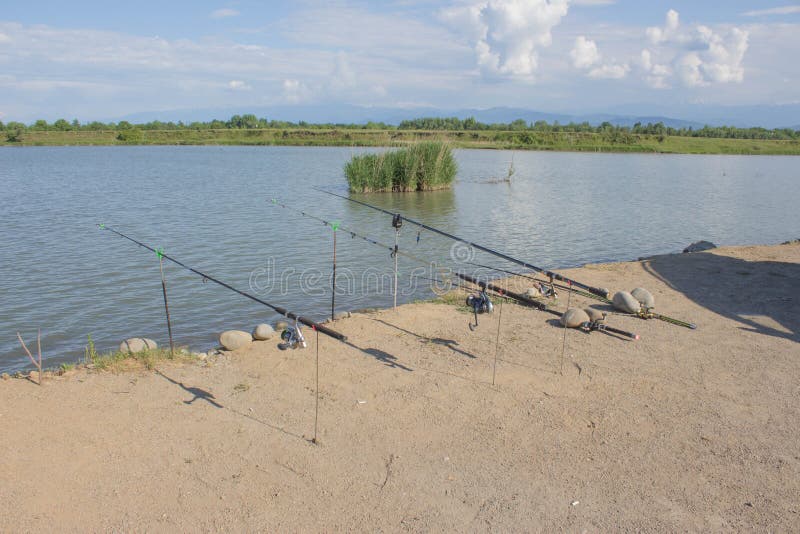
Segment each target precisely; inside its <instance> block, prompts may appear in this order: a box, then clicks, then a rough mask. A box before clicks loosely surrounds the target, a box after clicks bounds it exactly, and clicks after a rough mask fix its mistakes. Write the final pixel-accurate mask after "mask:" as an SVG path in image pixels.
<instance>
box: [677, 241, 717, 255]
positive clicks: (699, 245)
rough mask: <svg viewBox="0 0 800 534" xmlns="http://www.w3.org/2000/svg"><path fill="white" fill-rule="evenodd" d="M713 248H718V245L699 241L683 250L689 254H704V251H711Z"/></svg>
mask: <svg viewBox="0 0 800 534" xmlns="http://www.w3.org/2000/svg"><path fill="white" fill-rule="evenodd" d="M712 248H717V245H715V244H714V243H712V242H711V241H697V242H695V243H692V244H691V245H689V246H688V247H686V248H685V249H683V253H684V254H689V253H691V252H703V251H704V250H711V249H712Z"/></svg>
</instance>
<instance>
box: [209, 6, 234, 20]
mask: <svg viewBox="0 0 800 534" xmlns="http://www.w3.org/2000/svg"><path fill="white" fill-rule="evenodd" d="M237 16H239V12H238V11H236V10H235V9H229V8H223V9H217V10H215V11H212V12H211V15H210V17H211V18H212V19H225V18H229V17H237Z"/></svg>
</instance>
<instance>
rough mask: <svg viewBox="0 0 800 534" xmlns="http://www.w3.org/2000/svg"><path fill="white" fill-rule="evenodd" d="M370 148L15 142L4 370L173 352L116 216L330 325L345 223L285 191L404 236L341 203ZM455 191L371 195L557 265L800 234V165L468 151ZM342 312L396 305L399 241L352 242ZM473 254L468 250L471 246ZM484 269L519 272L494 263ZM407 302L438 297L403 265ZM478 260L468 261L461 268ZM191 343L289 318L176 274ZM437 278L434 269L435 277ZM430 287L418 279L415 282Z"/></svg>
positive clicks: (408, 234)
mask: <svg viewBox="0 0 800 534" xmlns="http://www.w3.org/2000/svg"><path fill="white" fill-rule="evenodd" d="M365 151H367V150H362V149H350V148H306V147H32V148H5V149H0V185H2V193H1V194H0V213H1V214H2V218H1V219H0V370H3V371H13V370H16V369H21V368H24V367H26V366H28V364H27V357H26V356H25V355H24V353H23V352H22V349H21V348H20V347H19V344H18V342H17V340H16V332H17V331H19V332H21V333H22V335H23V337H24V338H25V339H26V340H27V341H28V345H29V346H31V345H32V344H33V345H35V339H36V330H37V328H41V331H42V347H43V354H44V357H45V360H46V365H48V366H54V365H57V364H58V363H61V362H70V361H75V360H77V359H79V358H80V357H82V355H83V348H84V345H85V344H86V336H87V335H88V334H91V335H92V337H93V338H94V340H95V342H96V344H97V347H98V349H99V350H101V351H107V350H111V349H114V348H116V346H117V345H118V344H119V342H120V341H121V340H122V339H124V338H126V337H135V336H136V337H138V336H143V337H151V338H153V339H155V340H157V341H158V342H159V343H160V344H162V345H167V343H168V339H167V333H166V325H165V320H164V309H163V300H162V294H161V280H160V275H159V264H158V259H157V257H156V256H155V254H153V253H152V252H149V251H146V250H145V249H142V248H140V247H137V246H135V245H133V244H132V243H130V242H128V241H126V240H124V239H122V238H120V237H117V236H115V235H114V234H112V233H111V232H107V231H105V232H104V231H100V230H98V228H97V226H96V225H97V224H99V223H104V224H106V225H109V226H112V227H114V228H115V229H117V230H119V231H121V232H124V233H126V234H128V235H130V236H132V237H135V238H137V239H139V240H141V241H144V242H145V243H147V244H150V245H152V246H157V247H163V248H164V250H165V252H166V253H167V254H169V255H171V256H173V257H175V258H177V259H179V260H181V261H183V262H184V263H186V264H188V265H190V266H193V267H195V268H197V269H199V270H201V271H205V272H207V273H208V274H210V275H212V276H216V277H218V278H220V279H222V280H223V281H225V282H227V283H229V284H231V285H234V286H236V287H238V288H240V289H242V290H245V291H249V292H252V293H254V294H256V295H258V296H259V297H261V298H263V299H265V300H267V301H269V302H273V303H275V304H278V305H280V306H284V307H286V308H288V309H290V310H292V311H295V312H297V313H301V314H304V315H307V316H309V317H312V318H315V319H323V318H324V317H326V316H327V315H328V314H329V313H330V289H329V280H328V278H327V277H328V276H329V274H330V268H331V251H332V237H331V234H332V232H331V230H330V229H329V228H326V227H324V226H323V225H322V224H320V223H319V222H317V221H314V220H311V219H309V218H304V217H300V216H298V215H297V214H295V213H293V212H290V211H287V210H284V209H281V208H279V207H276V206H274V205H272V204H271V203H269V202H268V199H270V198H272V197H277V198H279V199H280V200H281V201H283V202H285V203H287V204H291V205H293V206H296V207H298V208H301V209H305V210H307V211H309V212H310V213H313V214H315V215H321V216H323V217H326V218H328V219H331V220H336V221H339V222H341V223H342V225H344V226H346V227H348V228H350V229H352V230H355V231H357V232H360V233H364V234H367V235H369V236H371V237H373V238H374V239H377V240H379V241H381V242H383V243H386V244H393V241H394V230H393V229H392V228H391V225H390V218H389V217H387V216H385V215H382V214H379V213H377V212H375V211H372V210H370V209H368V208H365V207H362V206H358V205H355V204H353V203H350V202H347V201H345V200H342V199H338V198H334V197H331V196H328V195H325V194H322V193H319V192H317V191H315V190H314V189H313V186H320V187H324V188H328V189H330V190H333V191H337V192H339V193H346V186H345V181H344V177H343V173H342V168H343V165H344V164H345V162H346V161H347V160H348V159H349V158H350V156H351V155H352V154H353V153H361V152H365ZM456 158H457V160H458V163H459V175H458V176H459V177H458V182H457V183H456V185H455V186H454V188H453V189H452V190H451V191H445V192H434V193H424V194H394V195H393V194H378V195H370V196H369V197H364V198H367V200H368V201H369V202H371V203H375V204H380V205H381V206H384V207H387V208H389V209H392V210H398V211H401V212H402V213H403V214H405V215H407V216H409V217H411V218H414V219H416V220H419V221H423V222H425V223H427V224H429V225H431V226H435V227H438V228H441V229H443V230H446V231H448V232H451V233H454V234H457V235H460V236H463V237H466V238H468V239H470V240H472V241H474V242H476V243H480V244H482V245H486V246H488V247H490V248H495V249H497V250H500V251H503V252H506V253H508V254H510V255H512V256H515V257H519V258H521V259H525V260H527V261H529V262H530V263H533V264H535V265H537V266H540V267H544V268H558V267H570V266H575V265H579V264H583V263H587V262H601V261H610V260H630V259H635V258H637V257H639V256H645V255H651V254H658V253H667V252H675V251H680V250H681V249H682V248H683V247H685V246H686V245H688V244H689V243H691V242H693V241H697V240H699V239H708V240H711V241H713V242H715V243H717V244H720V245H728V244H752V243H777V242H781V241H785V240H789V239H794V238H798V237H800V210H798V206H799V205H800V186H798V168H800V166H798V163H800V160H798V159H797V158H794V157H755V156H743V157H738V156H665V155H630V154H624V155H622V154H581V153H553V152H513V163H514V168H515V171H516V172H515V174H514V176H513V178H512V182H511V183H510V184H505V183H487V182H488V181H490V180H491V179H492V178H500V177H503V176H504V175H505V174H506V172H507V170H508V167H509V164H510V162H511V160H512V152H507V151H478V150H458V151H456ZM337 235H338V243H337V263H338V269H339V273H340V274H341V276H342V278H341V279H340V282H339V287H340V288H341V291H342V293H343V294H341V295H339V296H337V310H349V309H358V308H365V307H386V306H391V303H392V292H391V279H392V273H393V267H394V260H393V259H391V258H390V256H389V252H388V250H385V249H382V248H379V247H377V246H372V245H370V244H367V243H366V242H364V241H362V240H360V239H353V238H351V236H350V235H349V234H346V233H342V232H339V233H338V234H337ZM417 237H418V234H417V231H416V229H415V228H414V227H412V226H411V225H408V224H406V225H405V226H404V227H403V228H402V230H401V232H400V237H399V245H400V249H401V250H404V251H407V252H409V253H411V254H413V255H415V256H417V257H419V258H421V259H424V260H428V261H436V262H439V265H445V266H450V267H456V268H457V267H458V265H457V264H456V263H455V262H453V259H452V256H453V255H455V256H456V257H460V256H459V255H461V254H464V253H466V254H467V255H470V254H471V251H468V250H467V251H465V250H455V251H453V250H451V249H452V246H453V243H452V242H450V241H448V240H447V239H445V238H442V237H439V236H437V235H435V234H432V233H430V232H422V233H421V234H420V235H419V241H417ZM451 252H454V253H455V254H451ZM474 261H475V262H479V263H491V264H494V265H502V266H505V267H513V266H511V265H509V264H507V263H503V262H498V261H496V260H495V259H494V258H493V257H492V256H489V255H487V254H484V253H481V252H478V253H477V254H475V255H474ZM399 263H400V284H399V287H400V293H401V294H400V296H399V299H398V300H399V301H400V302H407V301H410V300H413V299H416V298H428V297H430V296H431V295H432V293H431V291H430V288H429V287H427V285H425V284H424V283H419V282H424V280H422V279H420V278H419V277H418V276H417V277H416V278H413V277H412V273H413V274H415V275H419V274H421V272H422V271H419V270H417V271H414V269H424V268H425V267H424V265H420V264H418V263H416V262H415V261H413V260H411V259H409V258H406V257H402V256H401V257H400V260H399ZM461 267H462V268H463V265H462V266H461ZM165 272H166V276H167V284H168V290H169V297H170V312H171V316H172V320H173V331H174V335H175V341H176V343H179V344H186V345H189V346H190V347H191V348H192V349H197V350H201V349H207V348H210V347H212V346H214V345H215V344H216V335H217V334H218V333H219V332H220V331H223V330H227V329H244V330H250V329H252V328H253V326H254V325H255V324H257V323H259V322H274V321H275V320H276V319H278V316H277V314H275V313H273V312H272V311H271V310H269V309H267V308H265V307H264V306H261V305H259V304H256V303H254V302H252V301H250V300H248V299H246V298H243V297H241V296H239V295H236V294H235V293H232V292H230V291H228V290H226V289H223V288H221V287H219V286H217V285H215V284H213V283H203V281H202V279H201V278H200V277H198V276H196V275H193V274H191V273H189V272H188V271H186V270H184V269H181V268H180V267H178V266H176V265H174V264H171V263H165ZM428 276H430V274H428ZM413 280H416V281H417V284H416V285H413V284H412V282H413Z"/></svg>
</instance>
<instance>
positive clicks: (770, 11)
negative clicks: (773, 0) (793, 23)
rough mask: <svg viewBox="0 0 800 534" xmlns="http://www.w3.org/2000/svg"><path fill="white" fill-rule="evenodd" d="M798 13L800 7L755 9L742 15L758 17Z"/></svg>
mask: <svg viewBox="0 0 800 534" xmlns="http://www.w3.org/2000/svg"><path fill="white" fill-rule="evenodd" d="M794 13H800V6H783V7H771V8H769V9H755V10H753V11H745V12H744V13H742V15H744V16H745V17H760V16H763V15H792V14H794Z"/></svg>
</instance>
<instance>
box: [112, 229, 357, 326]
mask: <svg viewBox="0 0 800 534" xmlns="http://www.w3.org/2000/svg"><path fill="white" fill-rule="evenodd" d="M97 226H98V227H99V228H100V230H108V231H109V232H113V233H115V234H117V235H118V236H120V237H124V238H125V239H127V240H128V241H131V242H133V243H136V244H137V245H139V246H140V247H144V248H146V249H147V250H149V251H151V252H154V253H155V254H156V255H158V257H159V258H164V259H165V260H169V261H171V262H172V263H174V264H176V265H179V266H181V267H183V268H184V269H187V270H188V271H191V272H193V273H194V274H196V275H198V276H201V277H202V278H203V280H204V281H205V280H211V281H212V282H214V283H215V284H219V285H221V286H222V287H224V288H227V289H230V290H231V291H233V292H235V293H238V294H240V295H242V296H243V297H247V298H249V299H250V300H253V301H255V302H258V303H259V304H263V305H264V306H266V307H268V308H271V309H273V310H275V311H276V312H278V313H279V314H281V315H283V316H285V317H289V318H290V319H294V320H295V323H297V322H301V323H303V324H304V325H306V326H308V327H311V328H313V329H314V330H318V331H319V332H322V333H323V334H325V335H327V336H330V337H332V338H334V339H336V340H339V341H347V336H345V335H343V334H340V333H339V332H337V331H335V330H332V329H330V328H328V327H326V326H323V325H321V324H319V323H317V322H315V321H312V320H311V319H306V318H305V317H301V316H299V315H297V314H295V313H292V312H290V311H289V310H287V309H286V308H282V307H280V306H276V305H275V304H270V303H269V302H267V301H266V300H262V299H260V298H258V297H256V296H254V295H251V294H250V293H246V292H244V291H241V290H239V289H236V288H235V287H233V286H231V285H229V284H226V283H225V282H223V281H221V280H218V279H216V278H214V277H213V276H211V275H208V274H206V273H204V272H202V271H198V270H197V269H194V268H192V267H189V266H188V265H186V264H185V263H183V262H181V261H178V260H176V259H175V258H172V257H170V256H168V255H167V254H164V251H163V250H161V249H154V248H153V247H151V246H148V245H146V244H144V243H142V242H141V241H138V240H136V239H134V238H132V237H129V236H127V235H125V234H123V233H122V232H118V231H117V230H114V229H113V228H111V227H109V226H106V225H105V224H98V225H97Z"/></svg>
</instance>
